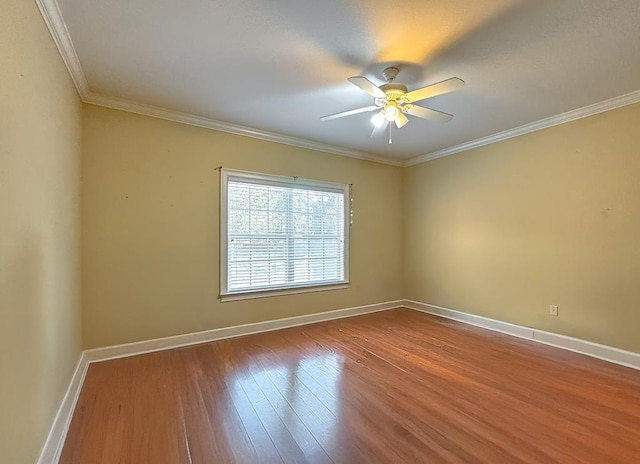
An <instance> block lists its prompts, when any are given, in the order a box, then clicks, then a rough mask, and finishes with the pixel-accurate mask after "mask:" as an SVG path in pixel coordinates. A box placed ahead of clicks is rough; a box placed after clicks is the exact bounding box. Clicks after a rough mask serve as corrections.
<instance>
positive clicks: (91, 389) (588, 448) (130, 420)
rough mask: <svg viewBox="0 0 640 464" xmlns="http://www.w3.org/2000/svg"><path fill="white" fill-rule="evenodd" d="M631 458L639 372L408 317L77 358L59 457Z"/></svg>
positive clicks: (638, 429) (154, 463)
mask: <svg viewBox="0 0 640 464" xmlns="http://www.w3.org/2000/svg"><path fill="white" fill-rule="evenodd" d="M236 462H237V463H260V462H264V463H280V462H286V463H305V462H310V463H331V462H335V463H381V462H384V463H404V462H406V463H465V464H468V463H519V462H526V463H545V464H548V463H563V464H564V463H598V464H605V463H606V464H609V463H638V462H640V371H635V370H633V369H628V368H624V367H621V366H616V365H613V364H609V363H607V362H604V361H599V360H596V359H592V358H588V357H586V356H582V355H578V354H575V353H571V352H567V351H563V350H559V349H555V348H551V347H547V346H544V345H539V344H536V343H533V342H529V341H525V340H520V339H517V338H513V337H509V336H506V335H502V334H499V333H495V332H491V331H487V330H484V329H480V328H476V327H473V326H469V325H464V324H460V323H457V322H453V321H449V320H446V319H440V318H437V317H433V316H429V315H427V314H422V313H418V312H415V311H412V310H407V309H397V310H391V311H385V312H381V313H375V314H369V315H365V316H358V317H353V318H349V319H341V320H336V321H330V322H323V323H319V324H314V325H307V326H302V327H296V328H292V329H285V330H280V331H275V332H268V333H264V334H259V335H251V336H246V337H241V338H236V339H230V340H223V341H217V342H212V343H207V344H202V345H197V346H192V347H187V348H180V349H174V350H170V351H163V352H157V353H151V354H146V355H140V356H135V357H130V358H123V359H118V360H113V361H105V362H101V363H96V364H92V365H91V366H90V367H89V371H88V374H87V377H86V380H85V383H84V386H83V390H82V393H81V395H80V399H79V402H78V405H77V407H76V411H75V414H74V417H73V421H72V423H71V427H70V430H69V434H68V436H67V441H66V444H65V446H64V449H63V452H62V457H61V460H60V463H62V464H70V463H82V464H92V463H100V464H112V463H123V464H124V463H131V464H134V463H135V464H164V463H167V464H169V463H171V464H174V463H175V464H183V463H184V464H188V463H189V464H190V463H193V464H196V463H236Z"/></svg>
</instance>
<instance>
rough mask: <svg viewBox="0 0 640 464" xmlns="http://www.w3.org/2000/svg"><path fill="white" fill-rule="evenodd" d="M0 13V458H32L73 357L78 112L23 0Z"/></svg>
mask: <svg viewBox="0 0 640 464" xmlns="http://www.w3.org/2000/svg"><path fill="white" fill-rule="evenodd" d="M1 11H2V13H1V14H0V70H1V74H2V77H1V78H0V461H2V462H3V463H4V462H6V463H12V464H22V463H29V464H31V463H33V462H34V461H35V460H36V458H37V456H38V454H39V451H40V448H41V446H42V445H43V443H44V440H45V438H46V436H47V433H48V431H49V427H50V426H51V423H52V421H53V418H54V415H55V413H56V411H57V409H58V406H59V405H60V402H61V400H62V397H63V395H64V392H65V390H66V388H67V385H68V383H69V379H70V378H71V374H72V371H73V369H74V367H75V364H76V362H77V361H78V357H79V353H80V349H81V331H80V271H79V265H80V218H79V213H80V200H79V194H80V148H81V140H80V136H81V128H80V125H81V122H82V121H81V111H82V107H81V104H80V101H79V99H78V97H77V95H76V91H75V89H74V87H73V84H72V82H71V79H70V78H69V75H68V73H67V70H66V68H65V66H64V64H63V62H62V60H61V58H60V55H59V54H58V51H57V50H56V47H55V45H54V43H53V41H52V39H51V36H50V35H49V32H48V30H47V28H46V26H45V24H44V22H43V20H42V17H41V15H40V13H39V11H38V8H37V6H36V4H35V2H33V1H24V0H3V2H2V7H1Z"/></svg>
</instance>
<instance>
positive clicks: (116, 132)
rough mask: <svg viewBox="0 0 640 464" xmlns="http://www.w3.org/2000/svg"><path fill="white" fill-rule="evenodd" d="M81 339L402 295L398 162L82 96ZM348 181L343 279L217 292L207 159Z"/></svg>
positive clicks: (184, 328)
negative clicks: (280, 293)
mask: <svg viewBox="0 0 640 464" xmlns="http://www.w3.org/2000/svg"><path fill="white" fill-rule="evenodd" d="M83 126H84V129H83V147H84V149H83V151H84V153H83V156H84V158H83V204H82V227H83V271H82V272H83V326H84V344H85V347H86V348H93V347H98V346H105V345H112V344H118V343H126V342H132V341H138V340H145V339H150V338H157V337H164V336H169V335H175V334H183V333H189V332H195V331H201V330H206V329H212V328H217V327H224V326H231V325H236V324H245V323H250V322H257V321H263V320H269V319H277V318H282V317H289V316H296V315H302V314H309V313H315V312H321V311H328V310H332V309H340V308H347V307H352V306H358V305H366V304H370V303H379V302H383V301H389V300H395V299H399V298H401V297H402V294H401V286H402V280H401V278H402V275H401V274H402V243H401V242H402V229H401V224H402V215H401V214H402V213H401V208H400V206H401V200H402V184H401V180H402V170H401V169H400V168H397V167H393V166H387V165H383V164H379V163H371V162H367V161H362V160H357V159H351V158H346V157H343V156H336V155H328V154H326V153H320V152H315V151H312V150H305V149H301V148H296V147H291V146H288V145H281V144H276V143H271V142H265V141H261V140H256V139H252V138H247V137H240V136H236V135H231V134H227V133H223V132H217V131H212V130H208V129H202V128H198V127H192V126H188V125H184V124H178V123H174V122H168V121H163V120H159V119H154V118H149V117H145V116H139V115H135V114H131V113H125V112H122V111H117V110H110V109H106V108H100V107H96V106H92V105H86V106H85V108H84V124H83ZM220 165H222V166H224V167H228V168H234V169H244V170H251V171H259V172H266V173H272V174H281V175H290V176H293V175H296V176H299V177H306V178H311V179H320V180H327V181H333V182H342V183H353V188H354V195H353V196H354V207H355V222H354V225H353V227H352V229H351V250H350V252H351V254H350V258H351V266H350V279H351V287H350V288H349V289H344V290H334V291H324V292H317V293H307V294H302V295H289V296H284V297H271V298H260V299H253V300H246V301H235V302H225V303H220V301H219V300H218V292H219V270H218V266H219V264H218V262H219V244H218V240H219V222H218V215H219V211H218V208H219V203H218V202H219V174H218V172H217V171H215V168H216V167H217V166H220Z"/></svg>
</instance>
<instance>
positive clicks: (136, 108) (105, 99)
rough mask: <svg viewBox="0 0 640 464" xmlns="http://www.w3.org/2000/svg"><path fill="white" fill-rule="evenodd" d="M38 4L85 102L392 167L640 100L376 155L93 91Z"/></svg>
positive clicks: (57, 17)
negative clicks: (408, 154) (412, 152)
mask: <svg viewBox="0 0 640 464" xmlns="http://www.w3.org/2000/svg"><path fill="white" fill-rule="evenodd" d="M36 4H37V5H38V8H39V9H40V12H41V14H42V17H43V19H44V21H45V23H46V25H47V27H48V29H49V32H50V33H51V37H52V38H53V40H54V42H55V44H56V47H57V48H58V51H59V52H60V55H61V56H62V59H63V61H64V63H65V65H66V66H67V69H68V70H69V74H70V75H71V79H72V80H73V83H74V85H75V87H76V89H77V91H78V94H79V95H80V98H81V99H82V101H83V102H85V103H91V104H94V105H99V106H105V107H107V108H113V109H118V110H122V111H127V112H130V113H136V114H141V115H145V116H152V117H155V118H160V119H165V120H168V121H174V122H180V123H183V124H189V125H192V126H198V127H204V128H207V129H213V130H217V131H222V132H228V133H231V134H236V135H243V136H246V137H252V138H256V139H260V140H266V141H269V142H276V143H282V144H285V145H291V146H294V147H300V148H306V149H310V150H317V151H322V152H325V153H332V154H336V155H341V156H347V157H350V158H356V159H361V160H366V161H373V162H376V163H382V164H388V165H392V166H401V167H408V166H413V165H416V164H420V163H425V162H427V161H431V160H434V159H438V158H443V157H445V156H449V155H454V154H456V153H461V152H463V151H467V150H471V149H473V148H478V147H482V146H485V145H489V144H492V143H495V142H500V141H502V140H507V139H510V138H513V137H518V136H520V135H524V134H528V133H530V132H535V131H539V130H542V129H547V128H549V127H553V126H557V125H559V124H564V123H566V122H570V121H575V120H576V119H581V118H586V117H588V116H592V115H595V114H598V113H602V112H605V111H609V110H613V109H616V108H620V107H622V106H627V105H632V104H634V103H639V102H640V90H638V91H635V92H631V93H628V94H626V95H622V96H619V97H614V98H611V99H609V100H605V101H602V102H599V103H594V104H592V105H588V106H585V107H583V108H578V109H576V110H572V111H568V112H566V113H562V114H559V115H556V116H551V117H549V118H546V119H541V120H539V121H534V122H532V123H529V124H525V125H523V126H519V127H515V128H513V129H508V130H506V131H502V132H498V133H496V134H492V135H488V136H486V137H481V138H479V139H475V140H471V141H469V142H464V143H461V144H459V145H453V146H451V147H447V148H443V149H441V150H437V151H433V152H430V153H426V154H424V155H420V156H416V157H413V158H409V159H404V160H401V159H393V158H389V157H382V156H376V155H372V154H370V153H366V152H362V151H358V150H351V149H348V148H343V147H338V146H335V145H329V144H325V143H320V142H314V141H311V140H306V139H302V138H298V137H291V136H288V135H284V134H278V133H275V132H268V131H263V130H260V129H253V128H251V127H245V126H240V125H237V124H231V123H228V122H224V121H218V120H215V119H210V118H206V117H203V116H197V115H193V114H189V113H182V112H179V111H173V110H168V109H165V108H160V107H156V106H152V105H147V104H144V103H137V102H133V101H129V100H125V99H122V98H117V97H111V96H107V95H102V94H97V93H94V92H91V91H90V90H89V84H88V83H87V79H86V77H85V75H84V71H83V70H82V66H81V65H80V60H79V58H78V55H77V53H76V50H75V47H74V46H73V42H72V41H71V37H70V35H69V30H68V29H67V25H66V24H65V22H64V19H63V17H62V13H61V12H60V8H59V6H58V3H57V1H56V0H36Z"/></svg>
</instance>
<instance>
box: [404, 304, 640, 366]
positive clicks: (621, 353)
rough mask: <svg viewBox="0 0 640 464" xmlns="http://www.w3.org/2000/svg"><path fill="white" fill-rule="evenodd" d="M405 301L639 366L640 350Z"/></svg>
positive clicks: (458, 318) (425, 309) (416, 307)
mask: <svg viewBox="0 0 640 464" xmlns="http://www.w3.org/2000/svg"><path fill="white" fill-rule="evenodd" d="M402 305H403V306H405V307H407V308H410V309H414V310H416V311H422V312H425V313H429V314H433V315H435V316H440V317H444V318H447V319H452V320H454V321H459V322H464V323H465V324H471V325H475V326H478V327H483V328H485V329H489V330H493V331H496V332H502V333H504V334H507V335H513V336H515V337H520V338H525V339H527V340H532V341H534V342H538V343H544V344H545V345H551V346H555V347H557V348H562V349H565V350H569V351H574V352H576V353H581V354H585V355H587V356H591V357H593V358H598V359H602V360H604V361H609V362H612V363H615V364H620V365H622V366H626V367H631V368H633V369H640V353H634V352H632V351H625V350H621V349H619V348H614V347H612V346H607V345H600V344H599V343H594V342H589V341H587V340H581V339H579V338H573V337H569V336H567V335H560V334H556V333H552V332H545V331H543V330H538V329H534V328H531V327H525V326H521V325H516V324H510V323H508V322H502V321H498V320H496V319H490V318H488V317H483V316H477V315H475V314H469V313H464V312H462V311H456V310H454V309H448V308H443V307H441V306H435V305H431V304H427V303H420V302H419V301H412V300H403V302H402Z"/></svg>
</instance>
